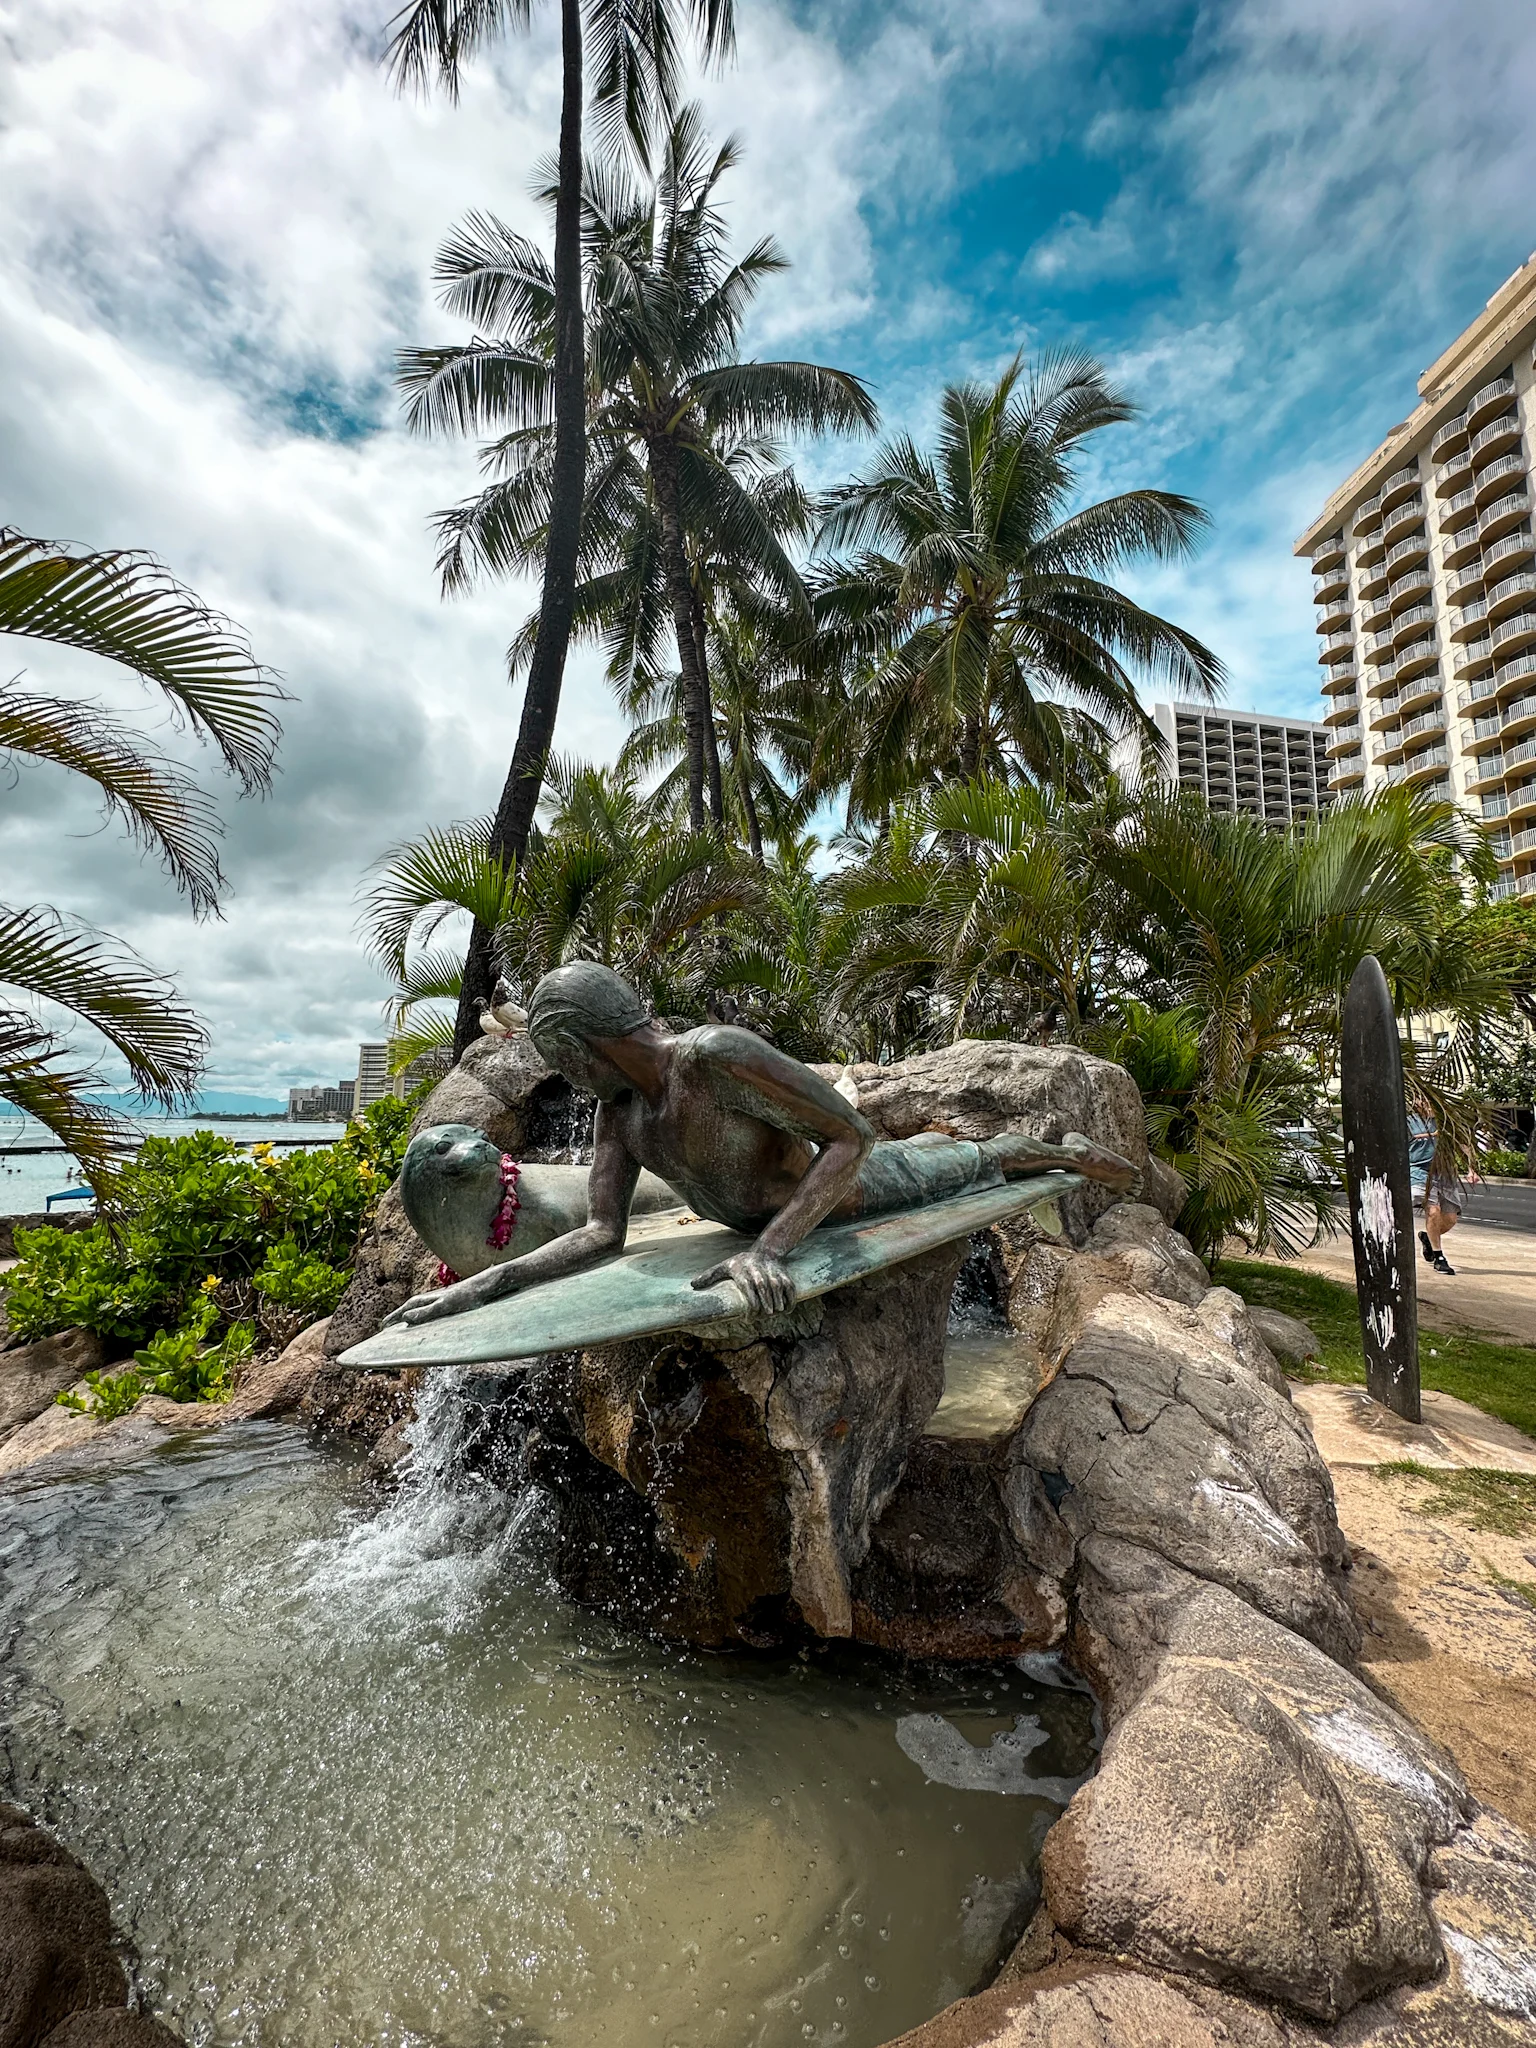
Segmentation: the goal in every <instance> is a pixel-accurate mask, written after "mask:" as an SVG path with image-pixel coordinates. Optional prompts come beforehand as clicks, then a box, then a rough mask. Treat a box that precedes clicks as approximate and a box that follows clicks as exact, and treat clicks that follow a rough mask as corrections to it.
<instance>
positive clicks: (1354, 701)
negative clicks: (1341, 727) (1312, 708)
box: [1323, 690, 1360, 725]
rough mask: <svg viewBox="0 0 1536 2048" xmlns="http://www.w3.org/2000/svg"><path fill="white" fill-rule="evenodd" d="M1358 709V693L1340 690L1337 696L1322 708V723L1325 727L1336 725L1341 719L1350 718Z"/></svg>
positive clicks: (1356, 691)
mask: <svg viewBox="0 0 1536 2048" xmlns="http://www.w3.org/2000/svg"><path fill="white" fill-rule="evenodd" d="M1359 709H1360V692H1359V691H1358V690H1342V691H1340V692H1339V693H1338V695H1336V696H1333V697H1330V698H1329V700H1328V702H1327V703H1326V704H1325V705H1324V706H1323V722H1324V723H1325V724H1326V725H1337V724H1338V722H1339V720H1340V719H1341V718H1349V717H1352V716H1353V715H1354V713H1355V712H1357V711H1358V710H1359Z"/></svg>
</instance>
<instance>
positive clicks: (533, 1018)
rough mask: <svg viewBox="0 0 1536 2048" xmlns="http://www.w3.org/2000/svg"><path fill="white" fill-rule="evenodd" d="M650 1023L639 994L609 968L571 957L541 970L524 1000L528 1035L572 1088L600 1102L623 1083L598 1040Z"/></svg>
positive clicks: (617, 1089)
mask: <svg viewBox="0 0 1536 2048" xmlns="http://www.w3.org/2000/svg"><path fill="white" fill-rule="evenodd" d="M649 1022H650V1014H649V1012H648V1011H647V1009H646V1007H645V1005H644V1003H642V1002H641V1000H640V998H639V996H637V995H636V994H635V991H634V990H633V989H632V988H631V987H630V985H629V983H628V982H627V981H625V980H624V978H623V976H622V975H618V974H615V973H614V971H613V969H612V968H611V967H603V966H600V965H599V963H598V962H597V961H596V960H572V961H571V962H570V963H569V965H567V966H565V967H557V968H555V970H554V971H553V973H551V974H546V975H545V976H544V978H543V980H542V981H541V982H540V983H539V985H538V986H537V988H535V990H534V992H533V994H532V995H531V996H530V997H529V999H528V1036H529V1037H530V1038H531V1039H532V1040H533V1042H534V1044H535V1045H536V1046H537V1047H538V1050H539V1053H540V1055H541V1056H542V1057H543V1058H544V1059H546V1060H547V1061H548V1062H549V1064H550V1065H551V1066H552V1067H553V1068H555V1070H556V1071H557V1072H558V1073H561V1074H564V1076H565V1078H566V1079H567V1080H568V1081H569V1082H570V1083H571V1085H572V1086H573V1087H576V1088H580V1089H582V1090H583V1091H584V1092H585V1093H587V1094H589V1095H599V1096H602V1097H603V1098H604V1100H608V1099H610V1098H611V1097H612V1096H614V1095H616V1094H617V1093H618V1092H619V1090H620V1089H621V1088H623V1087H625V1086H626V1085H627V1084H626V1082H625V1080H624V1076H623V1075H622V1074H620V1073H619V1072H618V1070H617V1069H616V1068H614V1067H612V1066H610V1064H609V1063H608V1061H606V1060H605V1059H603V1057H602V1055H601V1054H600V1053H599V1052H598V1051H597V1050H596V1045H597V1042H598V1041H599V1040H602V1039H610V1038H627V1037H628V1036H629V1034H630V1032H631V1031H638V1030H639V1029H640V1027H641V1025H642V1024H648V1023H649Z"/></svg>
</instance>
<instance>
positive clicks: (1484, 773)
mask: <svg viewBox="0 0 1536 2048" xmlns="http://www.w3.org/2000/svg"><path fill="white" fill-rule="evenodd" d="M1503 780H1504V756H1503V754H1502V753H1501V752H1500V750H1499V749H1498V748H1497V747H1495V748H1494V749H1493V751H1492V753H1489V754H1479V755H1478V757H1477V759H1476V760H1475V761H1469V762H1468V763H1467V794H1468V796H1476V795H1477V794H1478V793H1479V792H1480V791H1482V790H1485V789H1492V788H1493V787H1494V785H1495V784H1497V783H1501V782H1502V781H1503Z"/></svg>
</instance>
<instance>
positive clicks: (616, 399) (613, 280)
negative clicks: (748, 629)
mask: <svg viewBox="0 0 1536 2048" xmlns="http://www.w3.org/2000/svg"><path fill="white" fill-rule="evenodd" d="M737 160H738V151H737V147H736V145H735V144H734V143H733V142H727V143H726V144H725V145H724V146H723V147H722V148H721V149H719V150H718V151H716V152H714V154H713V155H711V153H710V151H709V149H708V146H707V144H706V141H705V138H704V135H703V131H702V127H701V125H700V120H699V115H698V112H697V109H695V108H685V109H683V110H682V112H681V113H679V115H678V116H677V118H676V119H675V120H674V122H673V123H672V125H671V127H670V129H669V131H668V134H667V138H666V144H665V148H664V150H663V154H662V161H661V167H660V171H659V174H658V177H657V180H656V183H655V185H654V187H653V188H650V189H641V188H640V187H638V186H636V185H635V184H634V183H633V182H632V181H631V180H630V179H629V178H627V177H626V176H625V175H624V173H623V172H622V171H620V170H619V169H617V168H616V167H614V166H612V165H609V166H593V167H591V168H589V172H588V180H587V232H588V239H589V243H590V246H591V254H590V261H589V270H590V280H591V281H590V288H589V297H590V305H589V311H588V334H589V341H590V348H589V361H588V377H587V383H588V435H589V443H590V461H591V480H590V484H589V487H588V490H587V494H586V505H585V509H584V518H583V532H582V537H581V544H580V548H579V554H580V556H581V557H582V558H583V561H584V565H585V567H586V568H587V572H588V574H587V581H586V582H585V583H584V584H583V585H581V586H580V587H579V588H578V589H576V590H575V592H574V593H573V599H572V606H573V618H574V621H575V624H576V627H577V629H578V630H584V631H586V632H588V633H591V634H593V635H596V634H598V633H603V634H605V635H606V637H607V638H608V641H609V647H610V670H611V672H612V673H614V674H615V677H616V679H617V680H619V681H621V683H623V682H627V681H628V680H629V678H630V676H631V675H632V673H633V669H634V665H635V663H636V661H637V660H638V659H643V658H644V657H646V656H647V655H649V654H650V653H651V651H652V650H653V649H654V647H655V643H656V634H657V627H658V623H659V621H660V619H661V618H662V617H666V618H668V619H669V621H670V625H671V629H672V636H673V639H674V643H675V647H676V652H677V659H678V664H679V670H680V673H681V675H682V678H683V691H682V703H683V713H684V719H685V723H686V730H687V735H688V792H689V820H690V825H691V828H692V829H693V830H695V831H698V830H700V829H702V827H703V824H704V800H705V787H706V783H708V784H709V785H710V795H711V807H712V809H713V810H714V813H715V817H716V822H717V823H718V822H720V817H721V808H720V806H721V802H722V798H721V793H720V787H719V778H718V767H717V766H715V765H714V764H713V763H712V762H711V757H710V712H709V681H708V667H707V659H708V657H707V646H706V630H707V621H706V616H705V614H706V611H707V589H706V583H707V581H708V578H709V575H710V571H711V568H712V567H713V568H714V569H715V571H716V573H717V574H723V575H726V576H731V575H734V576H736V577H738V578H741V579H746V580H749V581H751V582H753V583H755V584H756V585H758V586H760V587H764V588H767V589H771V590H772V591H773V592H774V593H775V594H776V596H777V597H778V598H779V600H780V601H781V602H783V603H785V604H788V605H791V606H794V605H798V606H799V607H800V608H801V609H802V610H804V611H806V612H807V616H808V607H807V601H806V596H805V592H804V589H803V586H802V584H801V580H800V576H799V573H798V571H797V570H796V568H795V567H794V564H793V563H792V562H791V560H790V559H789V556H788V554H787V553H786V551H785V540H786V538H788V537H790V534H791V532H792V529H793V526H794V523H795V521H796V519H797V518H798V521H799V523H800V524H801V525H802V526H803V524H804V522H805V510H804V505H803V500H801V499H800V498H799V494H798V490H797V487H796V486H795V485H794V484H793V480H792V479H791V478H787V477H785V476H784V474H783V472H782V468H781V465H780V464H779V463H778V460H777V451H776V446H775V441H776V437H777V436H779V435H780V434H783V433H787V432H811V433H817V432H823V431H826V430H828V429H835V430H840V431H853V430H860V431H865V430H868V429H869V428H870V427H872V426H873V424H874V420H875V409H874V405H873V402H872V400H871V399H870V397H869V394H868V392H867V391H866V390H865V388H864V386H863V384H862V383H861V382H860V380H859V379H858V378H856V377H854V376H851V375H850V374H849V373H848V372H846V371H842V370H833V369H826V368H823V367H822V366H820V365H818V364H814V363H803V362H769V363H761V362H745V363H744V362H740V361H738V360H737V359H736V356H735V349H736V344H737V342H738V340H739V337H740V332H741V325H742V321H743V318H744V317H745V313H746V310H747V308H748V306H749V304H750V302H751V300H752V298H753V296H754V295H755V293H756V292H757V290H758V288H759V286H760V285H761V283H762V281H763V280H764V278H766V277H768V276H771V275H773V274H774V273H776V272H777V271H780V270H782V269H783V268H784V259H783V257H782V256H781V254H780V253H779V251H778V250H777V248H776V247H775V246H774V244H773V243H772V242H771V241H767V240H764V241H760V242H758V243H757V244H756V245H755V246H754V247H753V248H751V249H749V250H748V251H747V252H746V254H745V255H744V256H742V257H741V258H739V259H738V260H737V261H735V262H731V261H729V259H728V258H727V255H726V236H725V229H724V222H723V218H722V216H721V213H720V210H719V207H718V205H717V204H716V201H715V191H716V187H717V186H718V184H719V181H720V179H721V178H722V177H723V176H724V174H725V173H726V171H728V170H729V169H731V168H732V166H733V165H734V164H735V163H736V162H737ZM438 277H439V282H440V284H441V286H442V290H443V299H444V303H445V304H447V305H449V306H450V307H452V308H453V309H454V310H457V311H462V312H467V313H470V314H471V315H472V317H475V318H476V319H477V320H478V321H480V322H481V323H482V324H483V325H486V326H492V327H495V328H497V329H498V330H499V334H500V347H499V349H498V346H497V344H495V343H492V342H486V341H481V340H477V341H476V342H474V343H472V344H470V345H469V346H468V347H466V348H461V349H429V350H415V351H411V352H409V353H408V354H406V355H405V356H404V357H403V358H402V361H401V382H402V384H403V386H404V388H405V389H406V391H407V393H408V408H409V409H408V418H409V419H410V421H411V423H412V424H413V425H415V426H417V427H420V428H426V429H436V430H443V429H447V430H451V431H461V432H462V431H466V430H470V429H473V428H479V427H484V426H488V425H496V426H498V427H504V428H505V429H506V431H505V432H504V433H503V434H502V435H501V438H500V439H499V440H497V441H496V442H494V443H492V444H491V445H490V446H489V447H488V448H487V449H486V450H485V454H484V459H485V460H486V463H487V466H488V467H490V468H492V469H494V470H496V471H499V472H500V474H499V476H498V479H497V481H496V482H494V483H493V484H491V485H490V486H489V488H487V489H486V490H485V491H483V492H481V493H480V494H479V495H478V496H477V497H476V498H474V499H472V500H470V501H469V502H468V503H467V504H464V505H461V506H459V507H457V508H455V509H454V510H453V511H452V512H450V513H446V514H444V515H442V517H441V518H440V521H439V528H440V531H441V533H442V535H443V549H442V553H441V555H440V564H441V567H442V570H443V577H444V584H445V587H446V588H449V589H454V588H462V587H463V586H464V584H465V583H467V582H468V580H469V579H470V577H471V575H472V574H473V573H474V571H475V570H476V569H490V570H493V571H506V570H508V569H521V568H525V567H527V566H528V565H529V564H530V563H531V561H532V560H533V559H535V558H536V555H537V553H538V550H539V549H540V547H541V546H543V545H544V544H545V541H546V536H547V534H548V533H549V531H550V530H551V525H552V521H553V517H554V503H555V485H556V477H557V468H558V460H559V450H558V436H557V435H552V433H551V429H550V426H549V424H548V422H547V420H546V419H543V418H539V417H536V416H535V408H536V406H537V404H538V402H539V401H538V393H539V392H540V390H541V389H542V388H543V387H542V383H541V380H543V379H547V377H548V370H547V366H546V365H547V350H548V346H549V337H550V326H549V307H550V305H551V303H552V290H551V282H550V278H549V273H548V270H547V267H546V266H545V265H544V263H543V259H542V258H541V257H540V255H539V253H538V252H537V251H536V250H534V249H532V248H531V247H530V246H529V245H528V244H527V243H526V242H524V241H523V240H522V239H521V238H520V237H516V236H513V235H511V234H509V232H508V231H507V230H506V229H505V228H503V227H502V226H501V225H500V224H499V223H498V222H495V221H492V220H485V219H479V218H476V219H472V220H471V221H469V222H468V223H466V226H465V228H464V229H463V230H461V231H460V233H459V234H458V235H457V236H456V237H455V238H454V239H453V240H452V241H451V242H450V243H449V244H448V245H446V246H445V248H444V250H443V252H442V256H441V258H440V261H439V265H438ZM543 631H544V611H543V607H541V609H540V611H539V612H538V613H537V614H536V615H535V617H534V618H533V619H532V620H530V621H529V622H528V624H527V625H526V626H525V627H524V629H523V631H522V633H521V634H520V636H519V639H518V642H516V643H515V644H514V667H515V666H516V665H517V664H518V662H519V661H520V660H521V658H522V656H523V655H524V654H526V653H528V652H529V650H530V649H531V651H532V654H533V656H534V658H536V657H537V650H538V645H539V640H540V636H541V635H542V634H543ZM531 674H532V669H531V666H530V677H531ZM530 687H531V682H530Z"/></svg>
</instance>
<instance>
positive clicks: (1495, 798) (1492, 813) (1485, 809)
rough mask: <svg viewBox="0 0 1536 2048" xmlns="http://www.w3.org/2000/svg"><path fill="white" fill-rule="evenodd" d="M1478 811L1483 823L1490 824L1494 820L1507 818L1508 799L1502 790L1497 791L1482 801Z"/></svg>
mask: <svg viewBox="0 0 1536 2048" xmlns="http://www.w3.org/2000/svg"><path fill="white" fill-rule="evenodd" d="M1478 809H1479V812H1480V814H1481V817H1482V820H1483V823H1484V824H1485V825H1488V824H1492V823H1493V822H1494V820H1495V819H1498V818H1507V817H1508V816H1509V798H1508V796H1507V795H1506V793H1505V792H1504V791H1503V790H1502V789H1497V790H1495V791H1494V792H1493V793H1492V794H1491V795H1490V796H1485V797H1484V798H1483V799H1482V801H1481V803H1480V804H1479V806H1478Z"/></svg>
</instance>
